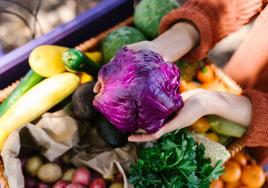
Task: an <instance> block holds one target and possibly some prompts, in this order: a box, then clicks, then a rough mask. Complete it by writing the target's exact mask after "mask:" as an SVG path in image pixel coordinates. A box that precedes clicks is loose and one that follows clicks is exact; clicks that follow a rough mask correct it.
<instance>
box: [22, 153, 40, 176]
mask: <svg viewBox="0 0 268 188" xmlns="http://www.w3.org/2000/svg"><path fill="white" fill-rule="evenodd" d="M42 164H43V162H42V159H41V158H40V157H38V156H35V157H31V158H29V159H28V160H27V161H26V164H25V171H26V172H27V173H28V174H29V175H30V176H33V177H34V176H36V175H37V172H38V170H39V168H40V167H41V166H42Z"/></svg>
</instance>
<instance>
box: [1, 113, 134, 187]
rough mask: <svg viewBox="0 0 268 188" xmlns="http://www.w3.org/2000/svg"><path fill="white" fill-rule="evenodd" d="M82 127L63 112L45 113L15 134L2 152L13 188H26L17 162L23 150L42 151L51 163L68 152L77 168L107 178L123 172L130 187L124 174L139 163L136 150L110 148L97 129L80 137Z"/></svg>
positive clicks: (9, 181)
mask: <svg viewBox="0 0 268 188" xmlns="http://www.w3.org/2000/svg"><path fill="white" fill-rule="evenodd" d="M79 125H80V124H79V123H78V122H77V121H76V120H75V119H73V118H72V117H71V116H69V115H68V114H67V113H66V112H65V111H64V110H60V111H58V112H55V113H45V114H44V115H43V116H42V117H41V119H40V120H39V121H38V123H37V124H36V125H33V124H28V125H26V126H25V127H24V128H22V129H17V130H16V131H14V132H13V133H12V134H11V135H10V136H9V137H8V139H7V141H6V143H5V145H4V147H3V150H2V152H1V156H2V159H3V162H4V168H5V175H6V177H7V179H8V183H9V186H10V188H24V176H23V173H22V169H21V162H20V159H19V158H18V156H19V153H20V149H21V148H39V149H40V152H41V154H42V155H43V156H45V157H46V158H47V159H48V160H49V161H53V160H55V159H57V158H58V157H60V156H61V155H63V154H64V153H66V152H67V151H68V153H70V154H71V156H72V162H73V164H74V165H75V166H87V167H90V168H92V169H94V170H96V171H97V172H99V173H100V174H102V175H103V176H104V177H110V176H112V175H113V174H114V173H116V172H121V173H122V175H123V178H124V188H127V187H131V186H130V185H128V184H127V179H126V175H125V173H124V171H125V170H128V168H129V166H130V164H131V163H133V162H134V161H135V160H136V146H135V145H134V144H128V145H126V146H125V147H123V148H116V149H113V148H110V147H109V146H107V145H106V144H105V143H104V142H103V140H102V139H101V138H100V137H99V136H98V134H97V132H96V130H95V129H94V128H88V126H87V131H86V133H85V134H84V136H81V135H79V132H80V131H79V130H78V127H83V128H85V125H82V126H81V125H80V126H79ZM79 138H81V139H79ZM79 141H80V142H79ZM78 143H79V144H78Z"/></svg>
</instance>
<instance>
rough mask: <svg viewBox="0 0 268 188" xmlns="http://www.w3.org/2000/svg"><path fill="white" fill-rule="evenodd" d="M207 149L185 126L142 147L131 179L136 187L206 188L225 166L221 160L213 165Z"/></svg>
mask: <svg viewBox="0 0 268 188" xmlns="http://www.w3.org/2000/svg"><path fill="white" fill-rule="evenodd" d="M204 152H205V148H204V146H203V145H202V144H197V143H195V141H194V140H193V138H192V136H191V134H190V133H189V132H188V131H187V130H186V129H183V130H177V131H174V132H172V133H168V134H166V135H165V136H163V137H162V138H161V139H160V140H159V141H157V142H156V143H155V144H154V146H153V147H151V148H144V149H141V150H140V152H139V159H138V161H137V163H136V164H134V165H132V166H131V168H130V174H129V182H130V183H132V184H133V185H134V186H135V188H145V187H150V188H181V187H182V188H184V187H189V188H207V187H209V184H210V182H211V181H212V180H213V179H217V178H218V177H219V176H220V175H221V174H222V173H223V166H222V162H221V161H218V162H217V163H216V165H215V166H212V165H211V161H210V159H206V158H204Z"/></svg>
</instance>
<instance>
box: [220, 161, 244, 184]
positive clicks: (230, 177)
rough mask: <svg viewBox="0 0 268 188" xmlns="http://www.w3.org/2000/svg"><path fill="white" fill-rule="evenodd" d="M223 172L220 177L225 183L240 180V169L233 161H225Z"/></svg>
mask: <svg viewBox="0 0 268 188" xmlns="http://www.w3.org/2000/svg"><path fill="white" fill-rule="evenodd" d="M224 169H225V172H224V174H223V175H221V179H222V180H223V181H225V182H226V183H233V182H236V181H238V180H239V179H240V177H241V168H240V166H239V164H238V163H237V162H235V161H227V162H226V163H225V164H224Z"/></svg>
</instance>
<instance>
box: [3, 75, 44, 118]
mask: <svg viewBox="0 0 268 188" xmlns="http://www.w3.org/2000/svg"><path fill="white" fill-rule="evenodd" d="M41 80H43V77H42V76H40V75H39V74H37V73H35V72H34V71H33V70H30V71H29V72H28V73H27V74H26V75H25V76H24V78H23V79H22V80H21V82H20V83H19V85H18V86H17V87H16V88H15V90H14V91H13V92H12V93H11V94H10V95H9V97H8V98H6V99H5V100H4V101H3V103H2V104H1V105H0V117H1V116H2V115H3V114H4V113H5V112H6V111H7V109H8V108H10V107H11V106H12V105H13V104H14V103H15V102H16V101H17V100H18V99H19V98H20V97H21V96H22V95H23V94H24V93H25V92H26V91H28V90H29V89H31V88H32V87H33V86H34V85H36V84H37V83H38V82H40V81H41Z"/></svg>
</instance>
